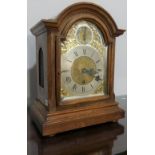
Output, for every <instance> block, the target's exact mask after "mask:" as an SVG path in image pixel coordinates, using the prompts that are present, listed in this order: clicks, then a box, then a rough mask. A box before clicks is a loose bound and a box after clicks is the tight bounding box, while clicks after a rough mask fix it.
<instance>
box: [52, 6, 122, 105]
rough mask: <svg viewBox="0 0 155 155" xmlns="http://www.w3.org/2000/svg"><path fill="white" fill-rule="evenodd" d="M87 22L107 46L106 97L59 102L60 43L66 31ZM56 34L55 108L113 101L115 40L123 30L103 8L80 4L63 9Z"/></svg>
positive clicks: (58, 19)
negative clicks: (93, 26)
mask: <svg viewBox="0 0 155 155" xmlns="http://www.w3.org/2000/svg"><path fill="white" fill-rule="evenodd" d="M82 20H85V21H88V22H91V23H93V24H95V25H96V26H97V27H98V29H99V30H100V31H101V32H102V33H103V36H104V40H105V43H106V45H107V46H108V51H107V95H105V96H92V97H89V98H87V97H86V98H80V99H79V98H78V99H71V100H64V101H62V100H61V94H60V90H61V44H60V42H61V41H64V40H65V38H66V36H67V33H68V31H69V30H70V28H71V27H72V25H74V24H75V23H76V22H78V21H82ZM57 23H58V30H59V31H58V33H57V34H56V36H55V38H56V42H55V43H56V52H55V53H56V74H55V76H56V77H55V79H57V82H56V87H55V88H56V107H57V108H59V107H60V106H61V107H68V106H70V107H77V106H78V105H79V106H80V105H81V104H83V103H85V105H86V106H91V104H92V103H93V104H100V102H102V104H104V103H105V104H106V103H107V100H114V99H115V95H114V62H115V40H116V39H115V38H116V37H117V36H119V35H121V34H123V33H124V30H121V29H118V28H117V25H116V23H115V22H114V20H113V19H112V17H111V16H110V15H109V13H107V12H106V11H105V10H104V9H103V8H100V7H99V6H96V5H94V4H88V3H82V4H81V3H80V4H76V5H72V6H70V7H68V8H67V9H65V10H64V11H63V12H62V13H61V14H60V15H59V16H58V18H57Z"/></svg>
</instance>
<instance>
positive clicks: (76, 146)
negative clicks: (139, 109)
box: [27, 96, 127, 155]
mask: <svg viewBox="0 0 155 155" xmlns="http://www.w3.org/2000/svg"><path fill="white" fill-rule="evenodd" d="M116 100H118V101H119V102H120V107H122V108H123V109H124V110H125V111H126V97H122V96H121V97H118V98H116ZM27 121H28V122H27V127H28V128H27V133H28V136H27V149H28V150H27V152H28V153H27V154H28V155H126V154H127V151H126V150H127V132H126V131H127V129H126V127H127V121H126V112H125V118H123V119H121V120H120V121H119V122H115V123H114V122H113V123H112V122H110V123H105V124H101V125H95V126H91V127H86V128H83V129H78V130H73V131H68V132H65V133H61V134H57V135H55V136H53V137H42V136H41V135H40V133H39V132H38V130H37V128H36V126H35V125H34V124H33V122H32V121H31V118H30V116H29V114H28V119H27Z"/></svg>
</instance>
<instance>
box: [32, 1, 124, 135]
mask: <svg viewBox="0 0 155 155" xmlns="http://www.w3.org/2000/svg"><path fill="white" fill-rule="evenodd" d="M31 32H32V33H33V34H34V35H35V37H36V56H37V57H36V60H37V62H36V72H37V79H36V82H37V99H36V100H35V102H34V103H33V104H32V105H31V107H30V111H31V116H32V118H33V120H34V122H35V124H36V125H37V127H38V129H39V130H40V132H41V133H42V135H44V136H47V135H54V134H57V133H60V132H64V131H69V130H74V129H78V128H83V127H86V126H91V125H96V124H100V123H105V122H109V121H117V120H119V119H121V118H123V117H124V111H123V110H122V109H121V108H119V106H118V103H117V102H116V101H115V97H114V96H115V95H114V60H115V41H116V37H118V36H120V35H121V34H123V33H124V30H121V29H118V27H117V25H116V23H115V22H114V20H113V19H112V17H111V16H110V15H109V13H107V12H106V11H105V10H104V9H103V8H101V7H99V6H96V5H94V4H91V3H78V4H75V5H72V6H70V7H68V8H67V9H65V10H64V11H63V12H62V13H61V14H60V15H59V16H58V17H57V19H56V20H51V19H49V20H41V21H40V22H39V23H38V24H36V25H35V26H34V27H33V28H32V29H31Z"/></svg>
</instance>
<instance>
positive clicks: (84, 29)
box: [60, 20, 108, 99]
mask: <svg viewBox="0 0 155 155" xmlns="http://www.w3.org/2000/svg"><path fill="white" fill-rule="evenodd" d="M107 49H108V47H107V46H106V45H105V42H104V36H103V34H102V33H101V31H100V30H99V29H98V28H97V26H96V25H94V24H93V23H91V22H88V21H83V20H82V21H78V22H76V23H75V24H74V25H73V26H72V27H71V29H70V30H69V31H68V34H67V37H66V40H65V41H63V42H61V92H60V93H61V98H62V99H73V98H79V97H82V98H83V97H90V96H98V95H107V90H106V89H107Z"/></svg>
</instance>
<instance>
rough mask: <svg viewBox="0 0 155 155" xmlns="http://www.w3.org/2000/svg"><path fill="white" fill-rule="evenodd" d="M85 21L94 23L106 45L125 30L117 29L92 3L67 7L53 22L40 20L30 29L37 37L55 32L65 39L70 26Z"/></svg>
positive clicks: (106, 15) (103, 12) (107, 14)
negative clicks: (102, 34)
mask: <svg viewBox="0 0 155 155" xmlns="http://www.w3.org/2000/svg"><path fill="white" fill-rule="evenodd" d="M79 20H86V21H89V22H92V23H95V24H96V26H97V27H98V28H99V29H100V30H101V31H102V32H103V33H104V37H105V41H106V43H107V44H108V43H111V42H112V41H113V39H115V37H118V36H119V35H122V34H123V33H124V31H125V30H122V29H118V27H117V25H116V23H115V21H114V19H113V18H112V17H111V15H110V14H109V13H108V12H107V11H106V10H105V9H103V8H101V7H100V6H97V5H96V4H92V3H77V4H74V5H71V6H69V7H67V8H66V9H65V10H64V11H62V12H61V13H60V14H59V15H58V17H57V18H56V19H55V20H53V19H49V20H41V21H40V22H39V23H38V24H36V25H35V26H34V27H33V28H32V29H31V31H32V33H33V34H35V35H39V34H41V33H43V32H45V31H47V30H50V31H55V32H57V33H58V34H57V35H59V36H61V37H62V38H65V37H66V35H67V33H68V31H69V29H70V28H71V27H72V25H73V24H74V23H75V22H77V21H79Z"/></svg>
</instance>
